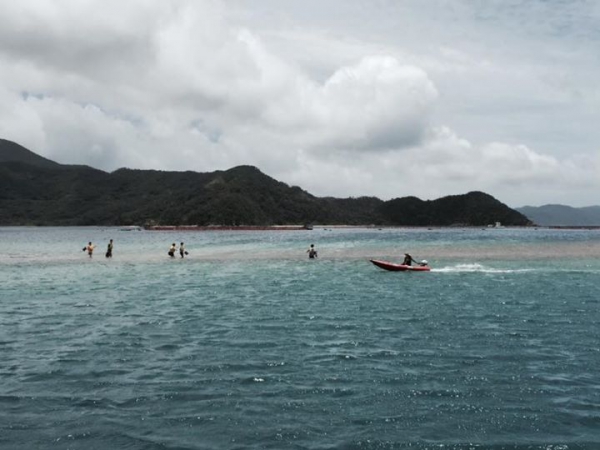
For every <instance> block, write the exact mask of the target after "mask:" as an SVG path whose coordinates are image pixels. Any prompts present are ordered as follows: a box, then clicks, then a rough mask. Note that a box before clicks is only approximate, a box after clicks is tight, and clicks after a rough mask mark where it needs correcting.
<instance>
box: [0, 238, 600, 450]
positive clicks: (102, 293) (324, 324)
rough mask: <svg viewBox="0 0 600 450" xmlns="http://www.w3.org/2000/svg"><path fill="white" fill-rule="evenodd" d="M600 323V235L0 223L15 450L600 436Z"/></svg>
mask: <svg viewBox="0 0 600 450" xmlns="http://www.w3.org/2000/svg"><path fill="white" fill-rule="evenodd" d="M111 238H112V239H114V251H113V258H112V259H111V260H107V259H106V258H105V257H104V252H105V249H106V245H107V243H108V240H109V239H111ZM88 241H92V242H94V243H96V244H97V245H98V247H97V249H96V251H95V253H94V256H93V258H89V257H88V256H87V255H86V254H85V253H84V252H83V251H82V248H83V247H84V245H85V244H87V242H88ZM181 241H184V242H185V245H186V248H187V250H188V251H189V255H188V257H186V258H184V259H181V258H179V257H177V258H174V259H171V258H169V257H168V256H167V251H168V248H169V246H170V245H171V243H173V242H176V243H177V244H179V243H180V242H181ZM311 243H314V244H315V246H316V247H317V250H318V252H319V257H318V258H317V259H316V260H309V259H308V258H307V256H306V249H307V248H308V246H309V245H310V244H311ZM405 251H408V252H410V253H412V255H413V256H414V257H415V258H417V259H427V260H429V262H430V264H431V266H432V268H433V270H432V271H431V272H429V273H393V272H385V271H383V270H381V269H378V268H377V267H375V266H373V265H372V264H371V263H370V262H369V258H379V259H387V260H392V261H399V260H400V259H401V255H402V253H404V252H405ZM599 324H600V231H574V230H544V229H537V230H536V229H528V230H524V229H510V228H505V229H382V230H378V229H330V228H325V229H324V228H319V229H315V230H313V231H270V232H259V231H247V232H242V231H240V232H219V231H211V232H149V231H122V230H119V229H118V228H0V448H1V449H3V450H4V449H25V450H33V449H85V450H90V449H132V450H133V449H136V450H137V449H144V450H145V449H149V450H153V449H169V450H174V449H465V450H467V449H540V450H541V449H543V450H559V449H560V450H566V449H569V450H575V449H590V450H591V449H600V332H599Z"/></svg>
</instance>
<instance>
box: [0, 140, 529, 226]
mask: <svg viewBox="0 0 600 450" xmlns="http://www.w3.org/2000/svg"><path fill="white" fill-rule="evenodd" d="M495 222H501V223H502V224H503V225H530V224H531V222H530V221H529V219H527V218H526V217H525V216H524V215H522V214H520V213H519V212H517V211H515V210H513V209H511V208H509V207H508V206H506V205H504V204H503V203H501V202H499V201H498V200H496V199H495V198H493V197H491V196H490V195H487V194H485V193H482V192H470V193H468V194H464V195H457V196H449V197H443V198H440V199H437V200H431V201H423V200H420V199H418V198H415V197H405V198H397V199H393V200H390V201H382V200H380V199H378V198H374V197H361V198H346V199H338V198H330V197H326V198H319V197H315V196H314V195H311V194H310V193H308V192H306V191H304V190H302V189H301V188H299V187H297V186H293V187H290V186H288V185H287V184H285V183H282V182H279V181H277V180H275V179H273V178H271V177H269V176H267V175H265V174H263V173H262V172H261V171H260V170H258V169H257V168H256V167H252V166H239V167H234V168H232V169H229V170H226V171H215V172H210V173H198V172H163V171H155V170H130V169H119V170H117V171H115V172H112V173H107V172H103V171H101V170H97V169H93V168H91V167H86V166H69V165H61V164H58V163H55V162H53V161H50V160H47V159H45V158H42V157H41V156H38V155H36V154H35V153H33V152H30V151H29V150H27V149H25V148H24V147H21V146H19V145H17V144H15V143H12V142H10V141H5V140H1V141H0V225H149V224H151V225H161V224H163V225H201V226H206V225H290V224H294V225H296V224H330V225H334V224H345V225H380V226H384V225H389V226H394V225H396V226H403V225H406V226H452V225H461V226H486V225H488V224H493V223H495Z"/></svg>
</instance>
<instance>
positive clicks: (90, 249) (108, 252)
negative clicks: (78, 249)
mask: <svg viewBox="0 0 600 450" xmlns="http://www.w3.org/2000/svg"><path fill="white" fill-rule="evenodd" d="M95 248H96V246H95V245H94V244H92V242H91V241H90V242H88V244H87V245H86V246H85V247H83V251H84V252H87V254H88V256H89V257H90V258H91V257H92V255H93V254H94V249H95ZM112 252H113V240H112V239H111V240H110V241H108V247H106V254H105V255H104V256H106V257H107V258H112Z"/></svg>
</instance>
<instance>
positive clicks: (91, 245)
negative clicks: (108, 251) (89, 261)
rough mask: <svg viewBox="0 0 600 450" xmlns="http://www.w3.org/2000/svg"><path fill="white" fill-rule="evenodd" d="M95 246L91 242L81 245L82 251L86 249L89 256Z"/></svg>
mask: <svg viewBox="0 0 600 450" xmlns="http://www.w3.org/2000/svg"><path fill="white" fill-rule="evenodd" d="M95 248H96V246H95V245H94V244H92V243H91V242H88V245H86V246H85V247H83V251H84V252H85V251H87V253H88V256H89V257H90V258H91V257H92V254H93V253H94V249H95Z"/></svg>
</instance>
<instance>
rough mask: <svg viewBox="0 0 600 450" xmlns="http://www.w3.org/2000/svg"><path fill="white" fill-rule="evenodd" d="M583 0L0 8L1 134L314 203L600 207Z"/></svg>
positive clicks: (598, 76) (267, 0) (56, 152)
mask: <svg viewBox="0 0 600 450" xmlns="http://www.w3.org/2000/svg"><path fill="white" fill-rule="evenodd" d="M598 80H600V2H598V1H596V0H425V1H424V0H403V1H393V0H327V1H323V0H319V1H317V0H303V1H301V2H300V1H292V0H261V1H257V2H248V1H246V0H226V1H219V0H128V1H127V2H122V1H121V0H101V1H100V0H78V1H76V2H74V1H70V0H53V1H43V2H40V1H37V0H19V1H18V2H1V3H0V138H4V139H9V140H13V141H15V142H17V143H19V144H21V145H23V146H25V147H27V148H28V149H30V150H32V151H34V152H36V153H38V154H40V155H42V156H44V157H47V158H50V159H52V160H54V161H57V162H60V163H64V164H87V165H90V166H93V167H96V168H99V169H102V170H106V171H113V170H116V169H118V168H121V167H129V168H135V169H158V170H174V171H184V170H193V171H197V172H212V171H214V170H226V169H229V168H232V167H235V166H238V165H253V166H256V167H258V168H259V169H260V170H261V171H262V172H264V173H265V174H267V175H269V176H271V177H273V178H275V179H277V180H279V181H283V182H285V183H287V184H289V185H295V186H300V187H301V188H303V189H305V190H307V191H308V192H310V193H311V194H314V195H317V196H334V197H344V198H345V197H360V196H376V197H379V198H381V199H384V200H387V199H391V198H397V197H405V196H416V197H419V198H421V199H423V200H432V199H436V198H440V197H444V196H446V195H458V194H464V193H467V192H470V191H483V192H486V193H488V194H490V195H492V196H494V197H496V198H497V199H498V200H500V201H501V202H503V203H506V204H507V205H509V206H511V207H520V206H525V205H532V206H540V205H544V204H550V203H558V204H566V205H571V206H588V205H597V204H600V198H599V196H598V193H599V192H600V83H599V82H598Z"/></svg>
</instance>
